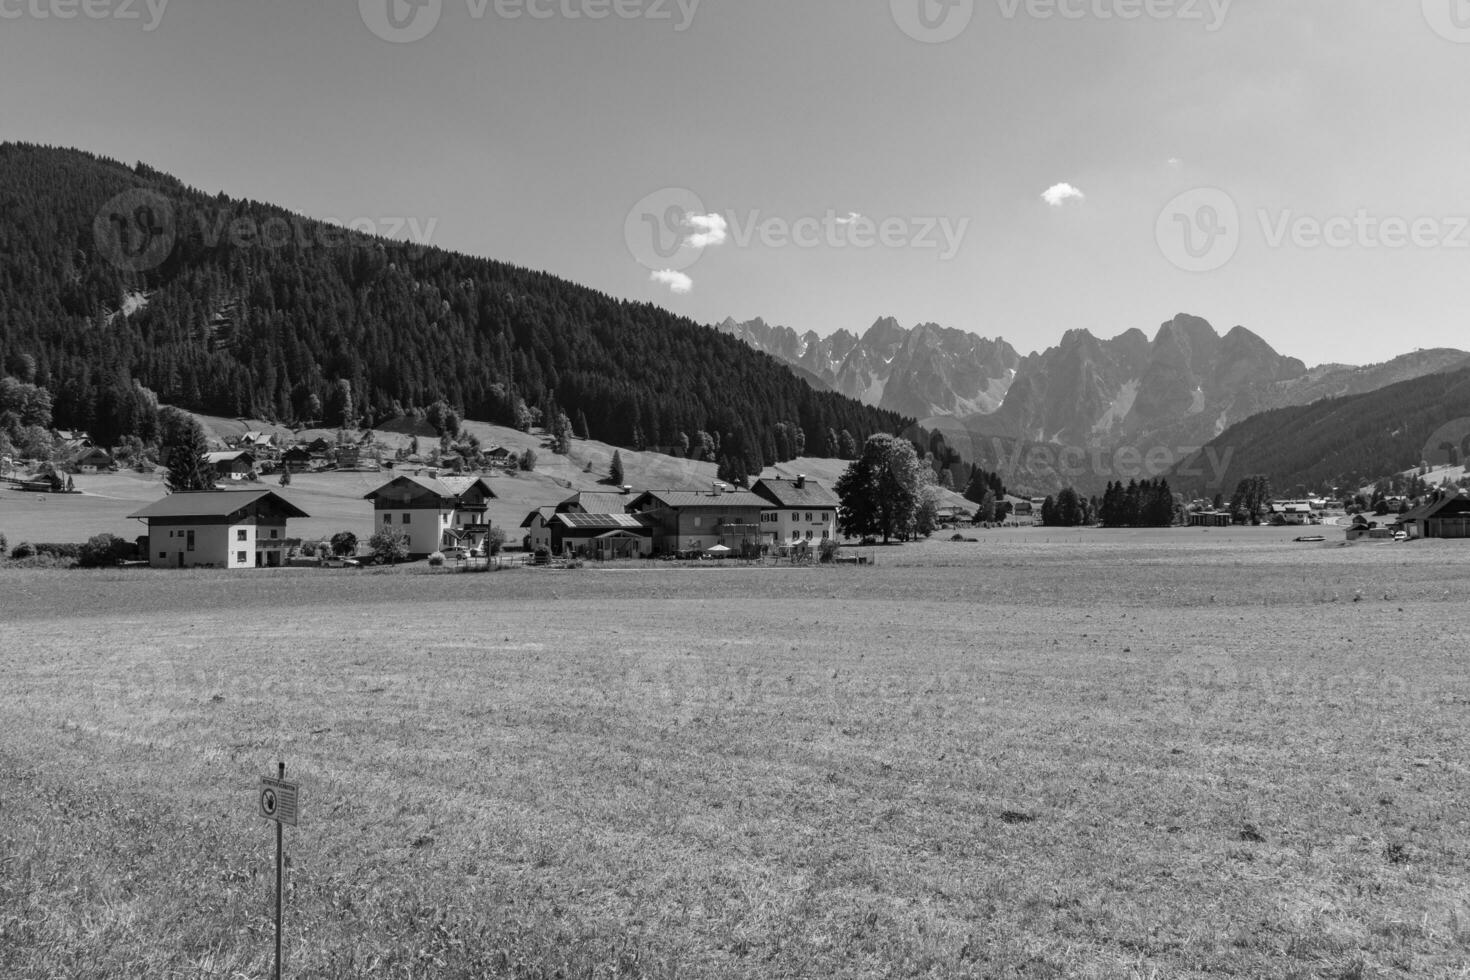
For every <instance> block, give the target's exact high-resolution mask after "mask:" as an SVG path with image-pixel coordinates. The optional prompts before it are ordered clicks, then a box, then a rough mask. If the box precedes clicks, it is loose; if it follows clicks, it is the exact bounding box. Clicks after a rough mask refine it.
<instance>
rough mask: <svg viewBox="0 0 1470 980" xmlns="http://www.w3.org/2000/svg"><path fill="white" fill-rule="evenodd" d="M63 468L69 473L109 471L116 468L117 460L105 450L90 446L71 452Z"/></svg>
mask: <svg viewBox="0 0 1470 980" xmlns="http://www.w3.org/2000/svg"><path fill="white" fill-rule="evenodd" d="M65 468H66V470H67V471H68V472H71V473H110V472H112V471H113V470H116V469H117V461H116V460H114V459H113V458H112V455H111V454H110V453H108V452H107V451H106V450H104V449H98V448H97V447H96V446H92V447H90V448H87V449H81V450H79V451H77V452H75V453H73V454H72V455H71V456H70V457H69V458H68V459H67V461H66V463H65Z"/></svg>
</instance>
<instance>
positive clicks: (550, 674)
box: [0, 530, 1470, 980]
mask: <svg viewBox="0 0 1470 980" xmlns="http://www.w3.org/2000/svg"><path fill="white" fill-rule="evenodd" d="M1253 533H1255V532H1231V533H1224V534H1217V535H1215V536H1210V535H1208V534H1206V533H1196V534H1193V535H1173V536H1165V534H1164V532H1138V533H1132V534H1129V533H1125V534H1121V535H1112V536H1108V535H1102V534H1097V533H1093V534H1082V533H1075V534H1072V535H1061V534H1050V535H1048V534H1046V533H1044V532H1042V531H1039V530H1038V531H1035V532H1025V533H1024V534H1023V535H1017V536H1011V537H1007V536H1003V535H993V536H987V537H985V538H984V539H983V540H982V541H981V543H979V544H957V543H956V544H951V543H949V542H942V543H941V542H934V543H930V544H925V545H919V546H914V547H906V548H895V549H880V550H879V553H878V557H879V562H878V564H877V565H876V566H862V567H841V568H802V569H793V568H786V569H746V568H741V567H739V566H729V567H713V566H712V567H707V568H706V567H700V568H694V569H688V568H674V567H665V568H653V569H642V570H638V571H630V572H617V571H603V570H597V569H593V568H588V569H584V570H581V571H562V570H548V569H525V570H518V571H512V572H503V573H496V574H486V575H447V574H437V575H436V574H426V573H422V572H404V571H398V572H388V571H384V572H377V571H368V572H340V573H338V572H324V571H322V572H319V571H309V572H293V571H283V572H279V573H271V574H265V575H261V574H258V573H239V574H231V573H225V572H201V573H174V572H171V573H158V572H150V571H135V572H118V571H102V572H95V573H85V572H39V571H15V570H11V571H0V623H3V624H4V625H3V626H0V638H3V642H0V676H3V677H4V678H5V688H6V696H5V698H4V700H3V701H0V776H3V785H5V786H6V787H7V792H6V796H5V798H4V803H3V810H4V815H5V816H4V821H3V825H0V866H3V868H4V869H5V871H4V874H3V875H0V975H3V976H5V977H16V978H52V977H55V978H63V977H65V978H68V980H70V978H103V977H119V976H140V977H141V976H147V977H158V978H164V977H187V978H191V980H193V978H206V977H208V978H214V977H218V978H221V980H224V978H236V977H252V978H253V977H264V976H267V975H268V972H269V971H268V954H269V950H270V918H269V897H270V894H271V891H270V889H271V861H272V850H271V848H272V843H273V841H272V834H271V832H270V830H269V826H268V825H267V824H266V823H265V822H264V821H262V820H261V819H260V818H259V816H258V815H257V813H256V811H255V791H256V784H257V781H258V779H259V777H260V776H261V775H265V774H266V773H268V772H274V769H275V763H276V761H277V760H278V759H280V760H284V761H285V762H286V763H287V764H288V766H289V771H288V776H293V777H295V778H299V779H300V780H301V781H302V783H303V815H302V819H301V826H300V827H299V828H298V829H295V830H289V829H288V831H287V833H286V840H287V847H288V851H289V854H290V857H291V869H290V893H289V894H290V910H289V917H288V932H287V942H286V949H287V965H288V974H289V975H290V976H293V977H343V976H363V977H367V976H381V977H466V978H468V977H480V976H519V977H543V976H554V975H558V973H557V971H558V970H564V971H565V973H564V974H562V975H568V976H599V977H643V976H647V977H749V978H752V980H754V978H762V980H764V978H772V977H793V978H794V977H873V978H878V977H894V976H932V977H965V976H975V977H986V976H1002V975H1003V976H1015V977H1058V978H1061V977H1096V978H1104V977H1106V978H1119V977H1138V978H1144V977H1170V978H1173V977H1203V976H1242V977H1267V976H1269V977H1301V978H1307V977H1313V978H1315V977H1376V976H1414V977H1448V976H1462V975H1465V973H1466V971H1467V970H1470V898H1467V895H1466V892H1465V888H1464V881H1465V880H1466V877H1467V874H1470V817H1467V815H1466V813H1465V811H1464V808H1463V803H1464V800H1465V799H1466V798H1467V795H1470V764H1467V762H1466V760H1465V759H1464V746H1465V745H1466V744H1467V739H1470V672H1467V670H1466V664H1467V658H1470V648H1467V642H1466V641H1467V638H1470V630H1467V623H1470V619H1467V614H1466V609H1467V603H1470V548H1465V547H1464V546H1463V545H1456V544H1455V543H1451V542H1421V543H1417V544H1414V545H1408V546H1395V545H1358V546H1353V547H1343V546H1340V545H1337V544H1336V543H1335V542H1330V543H1329V544H1328V545H1326V546H1324V545H1299V544H1293V543H1291V542H1290V539H1289V537H1286V536H1284V535H1283V534H1281V533H1279V532H1264V531H1263V532H1261V533H1260V535H1259V536H1257V537H1254V538H1252V537H1250V536H1249V535H1250V534H1253Z"/></svg>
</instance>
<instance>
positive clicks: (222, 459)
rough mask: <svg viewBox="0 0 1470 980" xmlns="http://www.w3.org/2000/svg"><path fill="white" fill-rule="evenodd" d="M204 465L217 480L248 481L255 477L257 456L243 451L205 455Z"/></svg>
mask: <svg viewBox="0 0 1470 980" xmlns="http://www.w3.org/2000/svg"><path fill="white" fill-rule="evenodd" d="M204 463H205V465H207V466H208V467H209V468H210V469H211V470H212V471H213V472H214V476H215V479H217V480H248V479H250V478H251V477H253V476H254V475H255V455H254V454H253V453H250V452H247V451H245V450H243V449H235V450H231V451H229V452H220V453H205V454H204Z"/></svg>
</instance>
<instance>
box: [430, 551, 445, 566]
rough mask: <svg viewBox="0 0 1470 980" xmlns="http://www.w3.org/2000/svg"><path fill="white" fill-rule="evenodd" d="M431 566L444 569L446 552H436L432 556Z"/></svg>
mask: <svg viewBox="0 0 1470 980" xmlns="http://www.w3.org/2000/svg"><path fill="white" fill-rule="evenodd" d="M429 566H430V567H431V568H442V567H443V566H444V552H442V551H436V552H434V553H433V554H432V555H430V556H429Z"/></svg>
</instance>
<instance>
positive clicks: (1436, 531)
mask: <svg viewBox="0 0 1470 980" xmlns="http://www.w3.org/2000/svg"><path fill="white" fill-rule="evenodd" d="M1400 523H1401V524H1403V526H1404V531H1405V532H1407V533H1408V535H1409V539H1410V540H1411V541H1412V540H1415V539H1418V538H1470V492H1467V491H1465V490H1461V491H1460V492H1459V493H1458V494H1453V493H1447V494H1445V495H1444V496H1442V497H1440V498H1439V499H1438V500H1431V501H1430V502H1429V503H1427V504H1424V505H1423V506H1421V507H1418V508H1416V509H1415V510H1412V511H1410V512H1409V513H1407V514H1405V515H1404V516H1403V517H1402V518H1401V519H1400Z"/></svg>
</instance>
